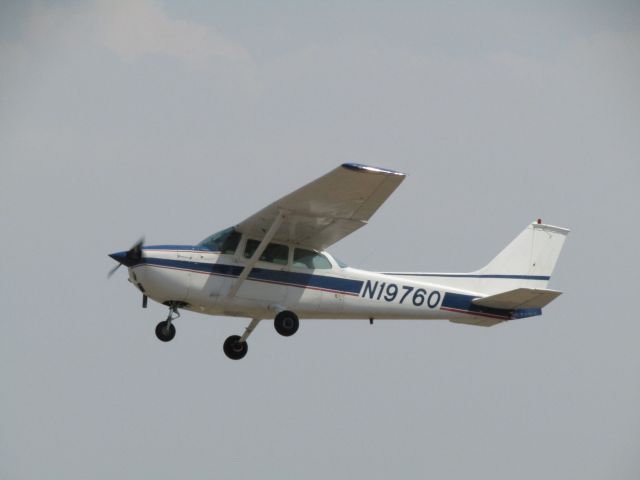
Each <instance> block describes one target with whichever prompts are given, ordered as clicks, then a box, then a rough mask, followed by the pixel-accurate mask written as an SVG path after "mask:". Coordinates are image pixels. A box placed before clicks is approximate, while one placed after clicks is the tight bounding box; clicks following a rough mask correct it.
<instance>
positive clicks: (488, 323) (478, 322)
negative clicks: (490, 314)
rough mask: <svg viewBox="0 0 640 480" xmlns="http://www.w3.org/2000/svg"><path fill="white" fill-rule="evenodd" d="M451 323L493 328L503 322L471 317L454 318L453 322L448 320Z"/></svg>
mask: <svg viewBox="0 0 640 480" xmlns="http://www.w3.org/2000/svg"><path fill="white" fill-rule="evenodd" d="M449 321H450V322H451V323H462V324H464V325H475V326H476V327H493V326H494V325H497V324H499V323H502V322H503V320H498V319H495V318H482V317H473V318H472V319H471V318H456V319H455V320H453V319H452V320H449Z"/></svg>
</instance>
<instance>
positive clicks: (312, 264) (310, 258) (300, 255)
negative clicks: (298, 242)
mask: <svg viewBox="0 0 640 480" xmlns="http://www.w3.org/2000/svg"><path fill="white" fill-rule="evenodd" d="M293 266H294V267H301V268H310V269H312V270H315V269H323V268H331V262H329V260H327V257H325V256H324V255H322V254H321V253H318V252H314V251H313V250H305V249H304V248H296V249H295V251H294V252H293Z"/></svg>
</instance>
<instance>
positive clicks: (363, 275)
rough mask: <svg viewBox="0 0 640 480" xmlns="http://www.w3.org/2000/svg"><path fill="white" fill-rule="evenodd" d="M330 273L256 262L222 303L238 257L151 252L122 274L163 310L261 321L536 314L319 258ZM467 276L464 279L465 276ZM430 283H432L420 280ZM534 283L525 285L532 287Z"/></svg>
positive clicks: (238, 267) (239, 267)
mask: <svg viewBox="0 0 640 480" xmlns="http://www.w3.org/2000/svg"><path fill="white" fill-rule="evenodd" d="M322 253H323V254H324V255H325V256H326V257H327V258H328V259H329V260H330V263H331V268H322V269H310V268H301V267H294V266H292V262H291V258H290V259H289V262H288V264H287V265H277V264H273V263H270V262H262V261H259V262H258V263H257V264H256V265H255V266H254V267H253V268H252V270H251V272H250V274H249V276H248V278H247V279H246V280H245V281H244V282H242V284H241V285H240V288H239V290H238V291H237V293H235V295H232V296H229V295H228V294H229V292H230V291H231V290H232V288H233V285H234V283H235V282H236V280H237V278H238V276H239V275H240V274H241V272H242V271H243V269H244V265H245V263H246V260H245V259H243V258H241V257H240V256H239V255H237V254H234V255H230V254H221V253H220V252H212V251H210V250H207V249H205V248H201V247H199V246H174V245H171V246H155V247H153V246H150V247H145V248H144V249H143V258H142V262H141V263H139V264H137V265H134V266H132V267H130V268H129V281H130V282H132V283H133V284H134V285H136V286H137V288H138V289H140V290H141V291H142V293H143V294H144V295H146V296H148V297H149V298H151V299H153V300H155V301H157V302H159V303H163V304H171V303H173V304H179V305H180V308H183V309H187V310H191V311H194V312H200V313H205V314H209V315H225V316H237V317H244V318H247V317H249V318H254V319H266V318H273V317H274V315H275V314H277V313H278V312H280V311H284V310H291V311H294V312H296V314H297V315H298V316H299V317H300V319H322V318H327V319H443V320H451V321H454V322H456V321H464V322H465V323H466V322H473V321H474V319H477V320H485V321H486V320H487V319H488V318H491V319H496V320H510V319H512V318H522V317H528V316H534V315H539V314H540V313H541V311H540V309H520V310H512V311H505V310H496V309H491V308H486V307H479V306H477V305H475V304H473V303H472V300H473V299H475V298H478V297H481V296H482V295H481V294H478V293H477V292H474V291H470V290H465V289H460V288H455V287H451V286H446V285H442V282H443V281H451V282H453V283H454V285H455V281H456V280H457V279H460V277H464V276H465V275H453V274H417V276H415V277H410V276H409V275H410V274H403V275H402V276H399V275H391V274H384V273H376V272H369V271H365V270H359V269H355V268H350V267H344V268H343V267H341V266H339V264H338V263H337V262H336V261H335V259H334V258H333V257H332V256H331V255H329V254H327V252H322ZM467 276H471V275H467ZM427 278H429V279H434V280H437V281H438V283H432V282H428V281H424V280H425V279H427ZM535 281H536V280H535V279H532V282H533V283H534V284H535Z"/></svg>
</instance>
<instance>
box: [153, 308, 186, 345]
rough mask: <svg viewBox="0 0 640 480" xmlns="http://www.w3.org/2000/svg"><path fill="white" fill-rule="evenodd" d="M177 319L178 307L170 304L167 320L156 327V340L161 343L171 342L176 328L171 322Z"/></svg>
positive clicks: (178, 315) (178, 314)
mask: <svg viewBox="0 0 640 480" xmlns="http://www.w3.org/2000/svg"><path fill="white" fill-rule="evenodd" d="M179 317H180V312H179V311H178V305H176V304H175V303H172V304H170V305H169V315H168V316H167V319H166V320H164V321H162V322H160V323H159V324H158V325H157V326H156V337H158V340H160V341H162V342H170V341H171V340H173V337H175V336H176V327H175V325H173V323H172V322H173V321H174V320H176V319H177V318H179Z"/></svg>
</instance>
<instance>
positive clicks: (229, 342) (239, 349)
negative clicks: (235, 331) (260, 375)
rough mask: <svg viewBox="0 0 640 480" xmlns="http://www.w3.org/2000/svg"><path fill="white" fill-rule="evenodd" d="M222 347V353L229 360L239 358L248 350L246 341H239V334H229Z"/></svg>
mask: <svg viewBox="0 0 640 480" xmlns="http://www.w3.org/2000/svg"><path fill="white" fill-rule="evenodd" d="M222 349H223V350H224V354H225V355H226V356H227V357H229V358H230V359H231V360H240V359H241V358H244V356H245V355H246V354H247V352H248V351H249V345H247V342H241V341H240V336H239V335H231V336H230V337H229V338H227V339H226V340H225V341H224V345H223V346H222Z"/></svg>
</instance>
